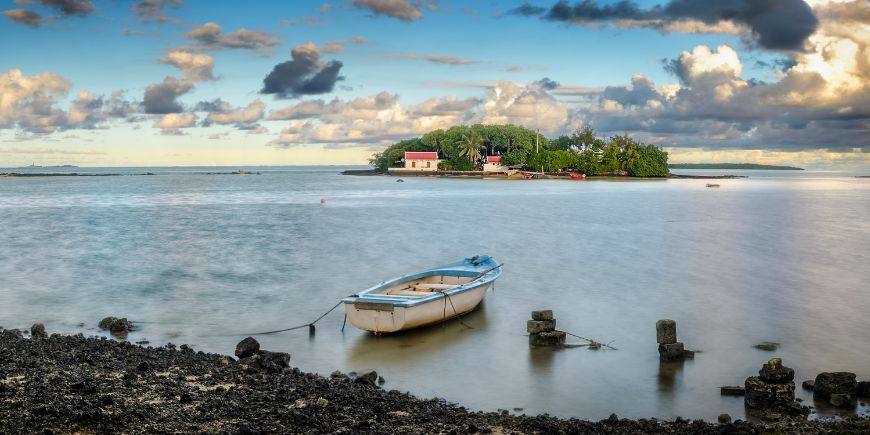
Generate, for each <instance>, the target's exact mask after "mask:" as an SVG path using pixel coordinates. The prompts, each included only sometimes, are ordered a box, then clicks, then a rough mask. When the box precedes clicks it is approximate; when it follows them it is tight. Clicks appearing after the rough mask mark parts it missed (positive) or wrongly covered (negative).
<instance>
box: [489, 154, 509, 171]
mask: <svg viewBox="0 0 870 435" xmlns="http://www.w3.org/2000/svg"><path fill="white" fill-rule="evenodd" d="M507 169H508V168H507V167H506V166H504V165H502V163H501V156H486V161H485V162H484V163H483V172H505V171H507Z"/></svg>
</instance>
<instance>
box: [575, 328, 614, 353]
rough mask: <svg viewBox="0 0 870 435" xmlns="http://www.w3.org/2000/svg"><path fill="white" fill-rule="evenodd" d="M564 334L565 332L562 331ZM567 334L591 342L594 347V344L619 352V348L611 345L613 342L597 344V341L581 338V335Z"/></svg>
mask: <svg viewBox="0 0 870 435" xmlns="http://www.w3.org/2000/svg"><path fill="white" fill-rule="evenodd" d="M562 332H565V331H562ZM565 334H567V335H570V336H572V337H577V338H579V339H581V340H586V341H588V342H589V344H590V345H592V344H598V345H601V346H604V347H606V348H608V349H613V350H619V349H617V348H615V347H613V346H611V345H610V343H613V342H612V341H611V342H610V343H600V342H597V341H595V340H592V339H590V338H586V337H581V336H579V335H577V334H572V333H570V332H565Z"/></svg>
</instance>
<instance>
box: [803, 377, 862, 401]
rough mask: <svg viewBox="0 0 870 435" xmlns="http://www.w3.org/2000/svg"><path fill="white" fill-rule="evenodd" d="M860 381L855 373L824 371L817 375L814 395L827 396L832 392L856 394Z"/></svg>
mask: <svg viewBox="0 0 870 435" xmlns="http://www.w3.org/2000/svg"><path fill="white" fill-rule="evenodd" d="M857 388H858V383H857V382H856V381H855V374H854V373H849V372H824V373H819V375H818V376H816V382H815V386H814V388H813V395H815V396H818V397H821V398H827V397H831V395H832V394H849V395H853V394H855V390H856V389H857Z"/></svg>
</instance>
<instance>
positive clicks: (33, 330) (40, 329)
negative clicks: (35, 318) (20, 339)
mask: <svg viewBox="0 0 870 435" xmlns="http://www.w3.org/2000/svg"><path fill="white" fill-rule="evenodd" d="M30 338H36V339H43V338H48V334H46V333H45V325H43V324H42V323H34V324H33V326H31V327H30Z"/></svg>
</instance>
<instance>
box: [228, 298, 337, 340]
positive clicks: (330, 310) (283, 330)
mask: <svg viewBox="0 0 870 435" xmlns="http://www.w3.org/2000/svg"><path fill="white" fill-rule="evenodd" d="M342 302H343V301H338V303H337V304H335V305H333V306H332V308H330V309H329V311H327V312H325V313H323V314H321V315H320V317H318V318H317V319H315V320H314V321H313V322H311V323H306V324H304V325H299V326H294V327H292V328H284V329H276V330H274V331H264V332H253V333H250V334H238V335H268V334H276V333H278V332H285V331H293V330H295V329H302V328H305V327H308V328H309V329H311V330H312V331H313V329H314V324H315V323H317V322H318V321H320V319H322V318H324V317H326V315H327V314H329V313H331V312H332V310H334V309H336V308H338V306H339V305H341V304H342ZM342 328H343V327H342Z"/></svg>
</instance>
